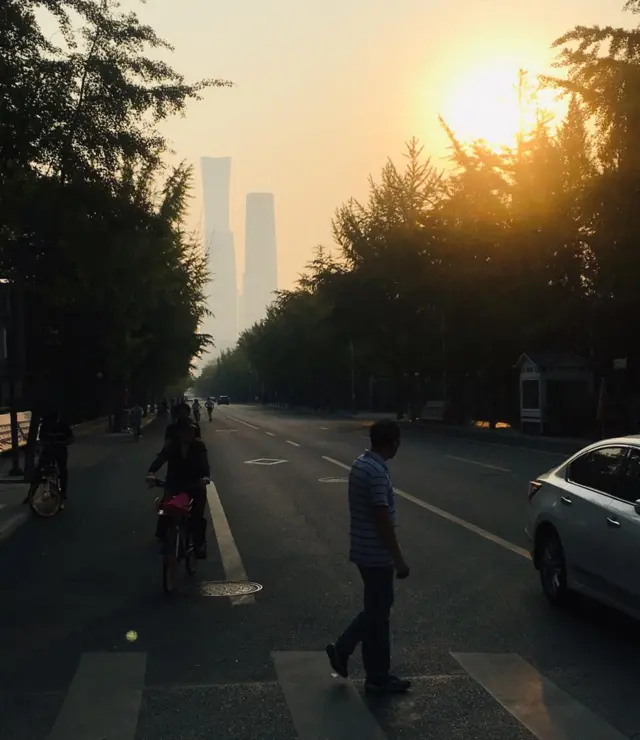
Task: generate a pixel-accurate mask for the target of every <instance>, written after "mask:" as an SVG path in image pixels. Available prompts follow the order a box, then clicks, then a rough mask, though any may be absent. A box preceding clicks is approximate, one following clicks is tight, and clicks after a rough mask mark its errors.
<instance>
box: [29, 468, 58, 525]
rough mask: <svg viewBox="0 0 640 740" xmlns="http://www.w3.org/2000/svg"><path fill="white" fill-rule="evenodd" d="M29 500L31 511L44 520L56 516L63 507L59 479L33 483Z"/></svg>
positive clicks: (45, 479) (47, 479)
mask: <svg viewBox="0 0 640 740" xmlns="http://www.w3.org/2000/svg"><path fill="white" fill-rule="evenodd" d="M27 500H28V502H29V506H30V508H31V511H32V512H33V513H34V514H36V515H37V516H40V517H42V518H43V519H48V518H50V517H52V516H55V515H56V514H57V513H58V512H59V511H60V509H61V507H62V493H61V492H60V487H59V485H58V481H57V478H44V479H43V480H40V481H38V482H36V483H32V484H31V487H30V488H29V493H28V495H27Z"/></svg>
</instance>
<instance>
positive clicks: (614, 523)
mask: <svg viewBox="0 0 640 740" xmlns="http://www.w3.org/2000/svg"><path fill="white" fill-rule="evenodd" d="M619 526H620V522H619V521H618V520H617V519H612V518H611V517H610V516H608V517H607V527H614V529H618V527H619Z"/></svg>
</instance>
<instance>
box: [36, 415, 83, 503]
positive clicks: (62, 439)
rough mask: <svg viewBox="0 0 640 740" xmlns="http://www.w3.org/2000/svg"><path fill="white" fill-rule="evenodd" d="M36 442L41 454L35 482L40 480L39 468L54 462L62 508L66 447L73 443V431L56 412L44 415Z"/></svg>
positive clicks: (66, 466)
mask: <svg viewBox="0 0 640 740" xmlns="http://www.w3.org/2000/svg"><path fill="white" fill-rule="evenodd" d="M38 440H39V441H40V442H41V443H42V445H43V447H42V453H41V454H40V460H39V463H38V470H37V471H36V476H37V478H36V480H39V478H40V468H41V467H42V466H43V465H46V464H48V463H49V464H50V463H52V462H55V464H56V465H57V466H58V475H59V481H60V493H61V495H62V506H63V507H64V502H65V501H66V499H67V484H68V482H69V466H68V458H69V450H68V446H69V445H70V444H72V443H73V441H74V440H73V430H72V429H71V426H70V425H69V424H68V423H67V422H66V421H64V420H63V419H62V418H61V417H60V413H59V412H58V411H51V412H49V413H47V414H45V415H44V416H43V418H42V423H41V425H40V432H39V434H38Z"/></svg>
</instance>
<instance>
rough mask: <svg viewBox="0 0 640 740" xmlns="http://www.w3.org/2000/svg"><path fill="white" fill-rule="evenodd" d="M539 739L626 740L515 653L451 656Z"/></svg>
mask: <svg viewBox="0 0 640 740" xmlns="http://www.w3.org/2000/svg"><path fill="white" fill-rule="evenodd" d="M451 655H452V656H453V657H454V658H455V659H456V660H457V661H458V663H460V665H461V666H462V667H463V668H464V670H465V671H467V673H468V674H469V675H470V676H471V678H473V679H474V680H475V681H476V682H477V683H479V684H480V686H482V687H483V688H484V689H485V690H486V691H488V692H489V694H491V696H492V697H493V698H494V699H495V700H496V701H498V702H499V703H500V704H501V705H502V706H503V707H504V708H505V709H506V710H507V711H508V712H509V713H510V714H512V715H513V716H514V717H515V718H516V719H517V720H518V721H519V722H521V723H522V724H523V725H524V726H525V727H526V728H527V729H528V730H529V731H530V732H531V733H532V734H533V735H534V736H535V737H536V738H538V740H626V738H625V736H624V735H622V734H621V733H620V732H618V730H615V729H614V728H613V727H611V725H609V724H607V722H605V721H604V720H603V719H601V718H600V717H598V716H597V715H596V714H594V713H593V712H591V711H589V710H588V709H587V708H586V707H585V706H583V705H582V704H580V703H579V702H577V701H576V700H575V699H572V698H571V697H570V696H569V694H567V693H566V692H564V691H563V690H562V689H561V688H559V687H558V686H556V685H555V684H554V683H553V682H552V681H550V680H549V679H548V678H545V677H544V676H543V675H542V674H540V673H539V672H538V671H537V670H536V669H535V668H534V667H533V666H532V665H530V664H529V663H527V661H526V660H524V659H523V658H521V657H520V656H519V655H516V654H514V653H498V654H492V653H451Z"/></svg>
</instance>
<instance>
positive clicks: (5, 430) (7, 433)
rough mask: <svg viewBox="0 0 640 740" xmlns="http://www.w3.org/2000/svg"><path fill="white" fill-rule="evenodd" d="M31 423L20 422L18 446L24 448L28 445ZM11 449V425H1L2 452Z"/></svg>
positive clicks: (0, 441)
mask: <svg viewBox="0 0 640 740" xmlns="http://www.w3.org/2000/svg"><path fill="white" fill-rule="evenodd" d="M28 433H29V421H28V420H26V421H21V422H18V444H19V445H20V447H23V446H24V445H25V444H26V443H27V434H28ZM9 447H11V424H0V452H3V451H4V450H7V449H9Z"/></svg>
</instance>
